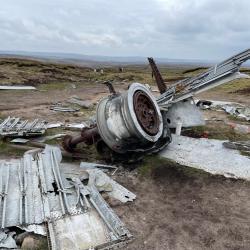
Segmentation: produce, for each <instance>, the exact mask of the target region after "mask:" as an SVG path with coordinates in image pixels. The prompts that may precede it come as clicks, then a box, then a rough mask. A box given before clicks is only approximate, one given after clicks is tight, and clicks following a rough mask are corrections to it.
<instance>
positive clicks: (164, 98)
mask: <svg viewBox="0 0 250 250" xmlns="http://www.w3.org/2000/svg"><path fill="white" fill-rule="evenodd" d="M249 59H250V49H247V50H245V51H243V52H241V53H239V54H237V55H235V56H232V57H230V58H228V59H227V60H225V61H223V62H221V63H219V64H216V65H215V66H213V67H211V68H209V69H208V70H207V71H206V72H205V73H201V74H199V75H198V76H195V77H192V78H189V79H184V80H181V81H178V82H177V83H175V84H174V85H172V86H171V87H170V88H168V89H167V90H166V92H165V93H163V94H161V96H159V97H158V98H157V103H158V105H159V106H160V108H161V109H167V108H168V107H170V106H171V104H172V103H176V102H179V101H181V100H184V99H187V98H189V97H192V96H193V95H194V94H197V93H200V92H203V91H206V90H208V89H211V88H214V87H216V86H219V85H221V84H224V83H226V82H229V81H232V80H235V79H238V78H249V76H248V75H246V74H242V73H240V72H239V69H240V66H241V65H242V63H244V62H246V61H247V60H249Z"/></svg>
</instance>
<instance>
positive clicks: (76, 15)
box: [0, 0, 250, 59]
mask: <svg viewBox="0 0 250 250" xmlns="http://www.w3.org/2000/svg"><path fill="white" fill-rule="evenodd" d="M249 11H250V2H249V1H248V0H241V1H236V0H217V1H216V0H199V1H198V0H189V1H184V0H144V1H143V0H134V1H132V0H127V1H125V0H120V1H117V0H109V1H101V0H84V1H82V0H74V1H72V0H53V1H50V0H43V1H38V0H23V1H19V0H11V1H5V2H3V3H2V5H1V10H0V33H1V40H0V50H27V51H57V52H69V53H72V52H74V53H83V54H101V55H124V56H129V55H141V56H147V55H152V56H160V57H169V58H205V59H217V58H219V59H221V58H223V57H226V56H228V55H231V54H232V53H234V52H237V51H239V50H241V49H245V48H247V47H249V39H250V32H249V24H250V15H249Z"/></svg>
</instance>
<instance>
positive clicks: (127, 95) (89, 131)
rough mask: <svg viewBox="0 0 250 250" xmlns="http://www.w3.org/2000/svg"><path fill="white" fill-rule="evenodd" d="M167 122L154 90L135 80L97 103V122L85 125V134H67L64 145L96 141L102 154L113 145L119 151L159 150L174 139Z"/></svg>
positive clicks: (112, 148)
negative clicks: (124, 88) (127, 87)
mask: <svg viewBox="0 0 250 250" xmlns="http://www.w3.org/2000/svg"><path fill="white" fill-rule="evenodd" d="M164 124H165V123H164V112H163V113H162V112H161V111H160V108H159V106H158V105H157V102H156V100H155V98H154V96H153V95H152V94H151V92H150V90H149V89H148V88H147V87H145V85H143V84H140V83H133V84H132V85H131V86H130V87H129V89H128V91H126V92H124V93H122V94H120V93H116V92H115V91H114V90H113V91H112V94H111V95H110V96H108V97H106V98H103V99H102V100H101V101H100V102H99V104H98V106H97V110H96V122H95V123H94V124H92V126H90V127H89V128H84V129H83V130H82V133H81V136H78V137H71V136H69V135H67V136H66V137H65V138H64V142H63V146H64V148H65V149H66V150H67V151H71V152H72V151H74V149H75V147H76V145H77V144H78V143H81V142H85V143H86V144H88V145H91V144H95V145H96V147H97V149H98V151H99V152H100V153H102V154H105V151H106V150H108V149H111V151H114V152H115V153H116V154H117V155H119V154H124V153H129V152H133V153H135V154H136V155H139V154H144V153H145V152H146V153H150V152H156V151H159V150H160V149H162V148H163V147H164V146H165V145H167V144H168V143H169V142H170V140H171V136H170V132H169V130H168V128H167V127H166V125H164Z"/></svg>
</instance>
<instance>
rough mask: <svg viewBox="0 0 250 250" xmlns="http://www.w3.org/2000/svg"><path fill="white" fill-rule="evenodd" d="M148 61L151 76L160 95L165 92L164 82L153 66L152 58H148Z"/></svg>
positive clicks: (154, 65)
mask: <svg viewBox="0 0 250 250" xmlns="http://www.w3.org/2000/svg"><path fill="white" fill-rule="evenodd" d="M148 61H149V64H150V66H151V68H152V74H153V75H154V77H155V81H156V84H157V86H158V89H159V91H160V93H161V94H163V93H164V92H166V90H167V87H166V84H165V83H164V80H163V78H162V76H161V73H160V71H159V70H158V68H157V66H156V64H155V61H154V59H153V58H152V57H148Z"/></svg>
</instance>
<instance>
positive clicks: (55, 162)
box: [0, 146, 135, 249]
mask: <svg viewBox="0 0 250 250" xmlns="http://www.w3.org/2000/svg"><path fill="white" fill-rule="evenodd" d="M61 159H62V156H61V152H60V150H59V149H58V148H56V147H51V146H46V148H45V150H44V151H41V150H33V151H29V152H27V153H25V154H24V157H23V158H22V159H20V160H10V161H1V163H0V180H1V183H0V189H1V193H2V196H1V200H0V206H1V214H0V224H1V227H2V228H3V229H7V228H8V227H14V226H19V227H20V226H21V227H22V226H28V225H40V226H41V227H44V228H45V227H46V228H47V237H48V241H49V245H50V248H51V249H69V248H70V249H89V248H91V247H94V248H95V247H98V249H106V248H111V246H116V247H118V246H120V245H124V244H126V242H127V241H128V240H130V239H131V238H132V235H131V234H130V232H129V231H128V230H127V229H126V227H125V225H124V224H123V223H122V222H121V220H120V219H119V218H118V217H117V216H116V214H115V213H114V212H113V210H112V209H111V208H110V207H109V206H108V204H107V203H106V202H105V201H104V199H103V198H102V196H101V194H100V191H107V193H108V195H110V196H112V197H114V198H116V199H118V200H120V201H121V202H127V201H132V200H134V199H135V195H134V194H133V193H131V192H130V191H128V190H127V189H125V188H124V187H122V186H121V185H119V184H118V183H116V182H115V181H113V180H112V179H111V178H109V177H108V176H107V175H106V174H105V173H103V172H102V171H101V170H98V169H93V168H92V169H88V168H87V169H85V170H82V171H81V172H80V173H81V174H80V175H75V174H74V175H72V174H69V171H68V168H67V164H64V168H63V169H64V171H65V170H66V171H65V172H63V170H62V169H61V167H60V162H61ZM82 165H84V163H82ZM83 181H84V182H83ZM86 182H87V184H86ZM84 183H85V184H84ZM3 236H4V237H3V238H2V241H1V240H0V243H4V242H6V237H7V235H3Z"/></svg>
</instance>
